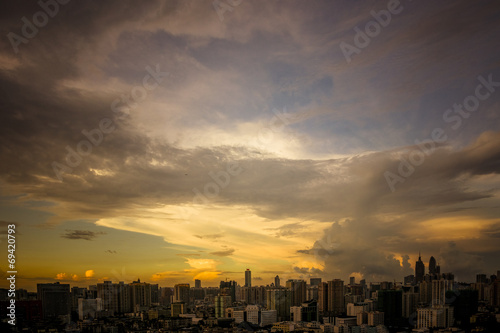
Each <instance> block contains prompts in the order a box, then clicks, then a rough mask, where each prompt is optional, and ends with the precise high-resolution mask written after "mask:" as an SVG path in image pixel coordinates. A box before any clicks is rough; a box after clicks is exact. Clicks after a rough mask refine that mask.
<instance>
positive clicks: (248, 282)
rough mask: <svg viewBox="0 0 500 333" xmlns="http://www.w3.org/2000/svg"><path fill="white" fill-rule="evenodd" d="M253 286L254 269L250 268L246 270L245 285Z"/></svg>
mask: <svg viewBox="0 0 500 333" xmlns="http://www.w3.org/2000/svg"><path fill="white" fill-rule="evenodd" d="M251 286H252V271H250V270H249V269H248V268H247V270H246V271H245V287H251Z"/></svg>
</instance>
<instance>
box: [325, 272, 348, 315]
mask: <svg viewBox="0 0 500 333" xmlns="http://www.w3.org/2000/svg"><path fill="white" fill-rule="evenodd" d="M328 311H329V312H330V314H331V315H332V316H340V315H342V314H344V313H345V303H344V281H342V280H340V279H334V280H332V281H328Z"/></svg>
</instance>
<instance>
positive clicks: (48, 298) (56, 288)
mask: <svg viewBox="0 0 500 333" xmlns="http://www.w3.org/2000/svg"><path fill="white" fill-rule="evenodd" d="M36 289H37V297H38V300H40V301H42V309H43V317H44V318H45V319H47V318H54V317H57V316H64V315H69V314H70V311H71V298H70V290H69V284H60V283H59V282H56V283H39V284H37V288H36Z"/></svg>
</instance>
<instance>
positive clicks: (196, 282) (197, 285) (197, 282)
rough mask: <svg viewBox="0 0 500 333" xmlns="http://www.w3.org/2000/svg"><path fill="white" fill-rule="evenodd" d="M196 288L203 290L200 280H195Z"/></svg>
mask: <svg viewBox="0 0 500 333" xmlns="http://www.w3.org/2000/svg"><path fill="white" fill-rule="evenodd" d="M194 287H195V288H201V280H198V279H196V280H194Z"/></svg>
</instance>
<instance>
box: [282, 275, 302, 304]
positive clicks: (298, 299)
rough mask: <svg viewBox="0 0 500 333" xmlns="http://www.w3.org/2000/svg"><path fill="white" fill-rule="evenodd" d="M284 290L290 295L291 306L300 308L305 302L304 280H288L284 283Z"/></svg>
mask: <svg viewBox="0 0 500 333" xmlns="http://www.w3.org/2000/svg"><path fill="white" fill-rule="evenodd" d="M286 288H287V289H289V290H290V291H291V293H292V304H291V306H300V304H302V303H303V302H304V301H305V300H306V291H307V286H306V281H304V280H288V281H286Z"/></svg>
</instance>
